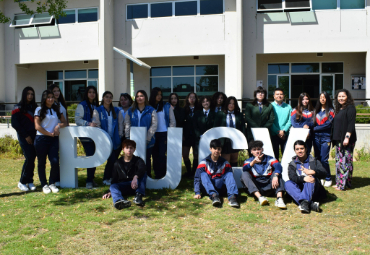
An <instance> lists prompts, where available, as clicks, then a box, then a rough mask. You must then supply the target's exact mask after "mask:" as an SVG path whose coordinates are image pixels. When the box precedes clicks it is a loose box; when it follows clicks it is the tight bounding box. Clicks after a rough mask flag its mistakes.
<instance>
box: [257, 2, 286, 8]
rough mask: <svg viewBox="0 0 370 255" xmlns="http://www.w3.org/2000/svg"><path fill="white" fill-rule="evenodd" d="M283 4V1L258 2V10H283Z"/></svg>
mask: <svg viewBox="0 0 370 255" xmlns="http://www.w3.org/2000/svg"><path fill="white" fill-rule="evenodd" d="M282 8H283V2H282V1H281V0H258V9H265V10H269V9H282Z"/></svg>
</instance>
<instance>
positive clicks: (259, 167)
mask: <svg viewBox="0 0 370 255" xmlns="http://www.w3.org/2000/svg"><path fill="white" fill-rule="evenodd" d="M254 158H255V157H251V158H249V159H246V160H245V161H244V165H243V172H249V173H250V174H251V175H252V176H253V177H254V178H256V180H258V181H260V182H267V181H269V180H270V178H271V175H272V174H273V173H278V174H281V172H282V170H283V168H282V167H281V164H280V163H279V161H278V160H277V159H275V158H274V157H271V156H268V155H264V157H263V159H262V162H261V163H258V164H254V165H253V166H251V165H250V163H251V162H252V161H253V160H254Z"/></svg>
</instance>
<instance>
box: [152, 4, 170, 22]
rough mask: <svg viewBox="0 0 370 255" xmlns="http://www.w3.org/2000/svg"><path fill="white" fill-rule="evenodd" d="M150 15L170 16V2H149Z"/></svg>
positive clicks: (154, 16)
mask: <svg viewBox="0 0 370 255" xmlns="http://www.w3.org/2000/svg"><path fill="white" fill-rule="evenodd" d="M150 16H151V17H152V18H159V17H170V16H172V3H171V2H170V3H159V4H151V5H150Z"/></svg>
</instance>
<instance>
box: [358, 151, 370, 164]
mask: <svg viewBox="0 0 370 255" xmlns="http://www.w3.org/2000/svg"><path fill="white" fill-rule="evenodd" d="M356 152H357V154H355V159H356V161H362V162H370V153H369V150H367V149H365V148H362V149H361V150H356Z"/></svg>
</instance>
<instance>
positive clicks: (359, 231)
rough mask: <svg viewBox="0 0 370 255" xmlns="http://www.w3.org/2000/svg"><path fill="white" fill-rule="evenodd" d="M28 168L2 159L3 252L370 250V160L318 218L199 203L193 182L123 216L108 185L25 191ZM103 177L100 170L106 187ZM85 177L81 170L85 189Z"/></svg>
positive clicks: (155, 195)
mask: <svg viewBox="0 0 370 255" xmlns="http://www.w3.org/2000/svg"><path fill="white" fill-rule="evenodd" d="M22 163H23V161H22V160H12V159H0V165H1V170H0V254H41V253H44V254H130V253H135V254H149V253H151V254H154V253H158V254H176V253H179V254H221V253H225V254H231V253H232V254H247V253H248V254H276V253H277V254H297V253H301V254H303V253H309V254H313V253H317V254H360V253H361V254H362V253H364V254H369V253H370V233H369V232H370V228H369V218H370V214H369V211H370V206H369V205H370V201H369V194H370V186H369V184H370V173H369V171H368V170H369V169H370V163H364V162H355V171H354V178H353V186H354V189H352V190H349V191H346V192H339V191H335V190H334V189H333V188H329V189H328V192H329V198H328V200H327V201H326V202H325V203H324V204H323V205H322V212H321V213H315V212H312V213H311V214H310V215H303V214H301V213H300V212H299V210H298V208H297V206H296V205H295V204H294V203H293V202H292V201H291V200H288V199H286V202H287V206H288V209H287V210H284V211H283V210H279V209H277V208H275V207H274V206H273V202H274V198H269V200H270V203H271V204H272V205H271V206H266V207H260V206H259V205H258V203H257V202H256V201H255V200H254V199H253V198H252V197H248V196H247V195H246V194H245V192H242V193H241V194H242V195H241V197H240V198H239V201H240V202H241V208H240V209H235V208H231V207H229V206H228V205H227V199H226V198H225V200H224V201H225V203H224V205H223V207H222V208H214V207H212V205H211V203H210V200H209V199H208V198H206V197H204V198H202V199H201V200H194V199H193V185H192V182H191V181H190V180H188V181H187V180H182V182H181V183H180V186H179V187H178V188H177V189H176V190H160V191H159V190H153V191H149V190H148V192H147V196H146V197H145V202H146V206H145V207H144V208H141V207H137V206H132V207H130V208H128V209H125V210H121V211H118V210H116V209H114V208H113V207H112V200H111V199H110V200H104V201H103V200H102V199H101V196H102V195H103V194H104V192H105V191H106V190H107V188H106V187H100V188H97V189H95V190H87V189H85V188H81V189H77V190H73V189H62V190H61V191H60V193H58V194H48V195H45V194H43V193H42V192H40V190H41V189H40V187H38V191H37V192H32V193H24V192H20V190H19V189H18V188H17V183H18V180H19V177H20V169H21V166H22ZM333 163H334V162H331V167H332V169H334V168H333ZM332 172H333V171H332ZM102 176H103V167H99V169H98V171H97V182H98V183H99V184H101V181H102ZM85 178H86V171H79V184H80V186H81V187H84V186H85ZM38 184H39V181H38V176H37V174H36V176H35V185H38ZM132 198H133V197H129V199H130V200H132Z"/></svg>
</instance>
